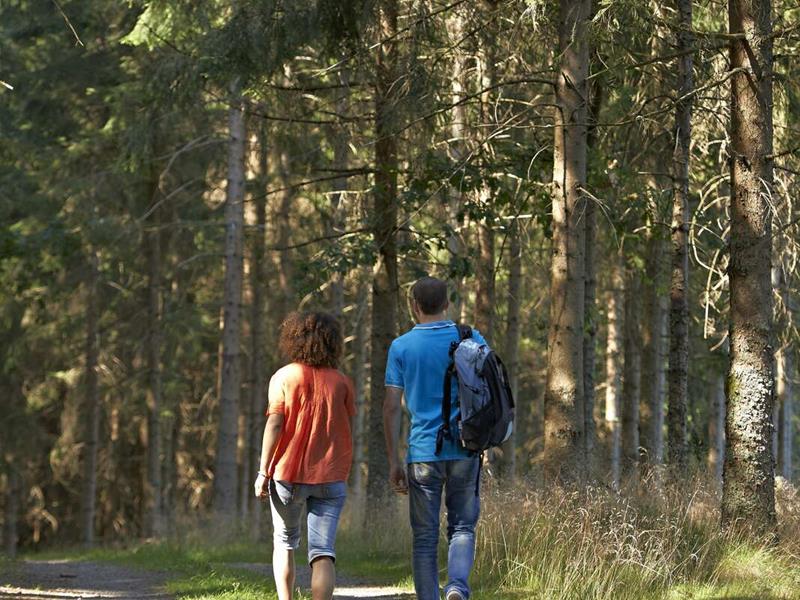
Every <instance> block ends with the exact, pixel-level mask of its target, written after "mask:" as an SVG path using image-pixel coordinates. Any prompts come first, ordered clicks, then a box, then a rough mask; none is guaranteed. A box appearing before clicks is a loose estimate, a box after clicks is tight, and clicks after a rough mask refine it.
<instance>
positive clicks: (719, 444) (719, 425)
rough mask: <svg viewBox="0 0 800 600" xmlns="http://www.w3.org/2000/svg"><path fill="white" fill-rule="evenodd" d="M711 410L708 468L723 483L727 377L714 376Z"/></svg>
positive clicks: (718, 481) (709, 417)
mask: <svg viewBox="0 0 800 600" xmlns="http://www.w3.org/2000/svg"><path fill="white" fill-rule="evenodd" d="M710 405H711V410H710V411H709V415H708V470H709V472H710V473H711V474H712V475H713V477H714V481H716V482H717V483H718V484H719V485H722V463H723V462H724V460H725V377H724V375H722V374H720V375H719V376H717V377H715V378H714V381H713V384H712V388H711V402H710Z"/></svg>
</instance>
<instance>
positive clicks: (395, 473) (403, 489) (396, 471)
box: [389, 464, 408, 494]
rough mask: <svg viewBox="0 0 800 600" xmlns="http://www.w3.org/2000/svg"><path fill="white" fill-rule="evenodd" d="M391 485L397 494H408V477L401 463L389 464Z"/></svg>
mask: <svg viewBox="0 0 800 600" xmlns="http://www.w3.org/2000/svg"><path fill="white" fill-rule="evenodd" d="M389 485H390V486H391V487H392V491H394V493H396V494H408V478H407V476H406V470H405V469H404V468H403V467H402V466H401V465H397V464H393V465H389Z"/></svg>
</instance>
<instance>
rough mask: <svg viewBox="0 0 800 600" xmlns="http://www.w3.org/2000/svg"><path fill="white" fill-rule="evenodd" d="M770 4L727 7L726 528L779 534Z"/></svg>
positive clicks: (743, 1)
mask: <svg viewBox="0 0 800 600" xmlns="http://www.w3.org/2000/svg"><path fill="white" fill-rule="evenodd" d="M770 10H771V5H770V2H769V0H729V3H728V17H729V29H730V33H731V34H732V35H735V36H737V37H736V38H735V39H732V40H731V41H730V63H731V70H732V71H733V72H734V75H733V76H732V78H731V127H730V139H731V149H730V152H731V234H730V266H729V268H728V273H729V277H730V351H731V361H730V370H729V373H728V382H727V391H728V407H727V418H726V422H725V428H726V429H725V434H726V435H725V437H726V440H727V451H726V453H725V467H724V473H723V479H724V481H723V495H722V523H723V525H725V526H729V527H748V528H753V529H756V530H760V531H768V530H772V529H773V528H774V527H775V481H774V479H775V477H774V475H775V474H774V467H773V462H772V453H771V452H770V441H771V439H772V405H773V400H774V365H773V354H772V353H773V348H772V341H773V340H772V285H771V276H770V275H771V274H770V262H771V251H772V231H771V229H772V212H771V206H770V205H771V201H772V200H771V193H772V183H773V179H772V161H773V158H772V153H773V151H772V23H771V17H770Z"/></svg>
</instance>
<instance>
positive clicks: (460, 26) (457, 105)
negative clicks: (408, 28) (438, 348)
mask: <svg viewBox="0 0 800 600" xmlns="http://www.w3.org/2000/svg"><path fill="white" fill-rule="evenodd" d="M447 30H448V34H449V39H450V44H451V45H453V46H454V47H453V51H452V57H453V63H452V68H453V71H452V75H451V77H450V90H451V92H450V93H451V95H450V99H451V102H452V104H453V108H452V110H451V111H450V119H451V121H450V143H449V144H448V149H449V151H450V158H451V160H452V161H453V162H454V163H455V166H456V169H457V172H461V169H462V168H463V166H464V165H463V163H464V161H465V160H466V158H467V156H466V141H465V138H466V127H467V103H466V102H465V99H466V95H467V94H466V90H465V72H466V70H467V66H466V61H467V56H466V54H465V52H464V50H463V48H462V47H461V46H460V44H462V42H463V40H462V38H463V37H464V16H463V15H462V10H461V8H460V7H456V8H455V9H453V10H452V11H450V16H449V18H448V19H447ZM463 204H464V202H463V193H462V191H461V190H460V189H459V187H458V186H455V189H453V190H452V191H450V197H449V201H448V225H449V227H450V230H451V233H450V236H449V239H448V241H447V246H448V250H449V252H450V271H451V273H453V279H454V287H455V290H454V294H453V302H452V304H451V307H450V315H451V316H452V318H453V319H455V320H461V314H462V307H463V304H464V277H463V276H462V275H461V273H462V272H463V271H464V267H465V261H466V258H465V256H464V241H463V239H462V235H461V226H462V224H463V217H462V215H461V212H462V210H463V208H464V207H463Z"/></svg>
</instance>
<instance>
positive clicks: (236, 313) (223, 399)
mask: <svg viewBox="0 0 800 600" xmlns="http://www.w3.org/2000/svg"><path fill="white" fill-rule="evenodd" d="M240 94H241V81H240V80H239V79H238V78H237V79H236V80H235V81H234V83H233V84H232V85H231V108H230V109H229V111H228V123H229V141H228V184H227V188H226V190H225V284H224V285H225V289H224V300H223V310H224V312H223V325H222V372H221V374H220V399H219V428H218V433H217V454H216V459H215V461H214V512H215V513H216V515H217V517H218V518H219V519H221V520H222V522H223V524H224V523H225V522H228V523H229V522H230V521H232V520H233V519H234V518H235V516H236V496H237V494H236V492H237V489H238V487H237V483H236V476H237V469H238V467H237V464H236V448H237V438H238V434H239V430H238V423H237V416H238V415H237V413H238V411H239V398H240V394H241V381H240V365H239V361H240V356H239V353H240V348H239V338H240V335H241V308H242V271H243V260H242V244H243V238H244V231H243V228H244V186H245V172H244V169H245V165H244V157H245V144H246V131H245V121H244V106H243V102H242V98H241V95H240Z"/></svg>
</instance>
